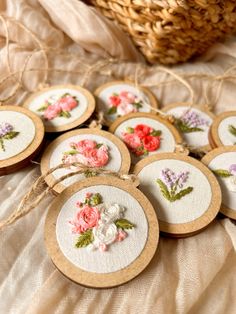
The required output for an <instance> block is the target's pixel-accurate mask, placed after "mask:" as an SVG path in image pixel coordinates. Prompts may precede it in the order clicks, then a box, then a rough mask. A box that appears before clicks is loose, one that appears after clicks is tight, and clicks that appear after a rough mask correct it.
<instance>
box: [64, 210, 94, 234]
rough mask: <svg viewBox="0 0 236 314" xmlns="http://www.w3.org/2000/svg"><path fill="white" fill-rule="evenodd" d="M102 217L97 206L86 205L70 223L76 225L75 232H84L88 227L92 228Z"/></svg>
mask: <svg viewBox="0 0 236 314" xmlns="http://www.w3.org/2000/svg"><path fill="white" fill-rule="evenodd" d="M99 219H100V213H99V211H98V209H97V208H96V207H90V206H84V207H83V209H81V210H80V211H79V212H78V213H77V215H76V218H75V219H74V220H72V221H70V223H71V224H72V225H73V226H74V228H73V230H72V232H73V233H83V232H85V231H86V230H88V229H91V228H93V227H95V226H97V224H98V220H99Z"/></svg>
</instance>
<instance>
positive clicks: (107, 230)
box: [93, 223, 118, 247]
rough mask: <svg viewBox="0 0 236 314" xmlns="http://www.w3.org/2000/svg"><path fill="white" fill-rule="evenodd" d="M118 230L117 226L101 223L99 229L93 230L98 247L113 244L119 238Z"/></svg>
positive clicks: (95, 243)
mask: <svg viewBox="0 0 236 314" xmlns="http://www.w3.org/2000/svg"><path fill="white" fill-rule="evenodd" d="M117 234H118V230H117V227H116V225H115V224H113V223H111V224H103V223H100V224H99V225H98V226H97V227H95V228H93V236H94V242H93V244H94V245H95V246H96V247H100V246H101V245H104V244H105V245H108V244H111V243H113V242H114V241H115V240H116V238H117Z"/></svg>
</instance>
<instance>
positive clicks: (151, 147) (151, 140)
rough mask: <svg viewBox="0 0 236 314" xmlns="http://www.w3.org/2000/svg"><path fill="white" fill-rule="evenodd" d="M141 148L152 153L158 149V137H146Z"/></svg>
mask: <svg viewBox="0 0 236 314" xmlns="http://www.w3.org/2000/svg"><path fill="white" fill-rule="evenodd" d="M143 146H144V148H145V149H146V150H148V151H149V152H154V151H155V150H156V149H158V148H159V147H160V137H159V136H151V135H147V136H145V137H144V138H143Z"/></svg>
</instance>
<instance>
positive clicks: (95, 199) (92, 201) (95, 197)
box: [90, 193, 102, 206]
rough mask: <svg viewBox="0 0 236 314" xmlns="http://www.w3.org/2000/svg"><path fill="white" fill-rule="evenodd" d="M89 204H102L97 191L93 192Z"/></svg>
mask: <svg viewBox="0 0 236 314" xmlns="http://www.w3.org/2000/svg"><path fill="white" fill-rule="evenodd" d="M90 204H91V205H92V206H97V205H99V204H102V196H101V194H99V193H95V194H94V195H93V196H92V197H91V199H90Z"/></svg>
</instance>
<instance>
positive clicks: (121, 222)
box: [115, 219, 135, 230]
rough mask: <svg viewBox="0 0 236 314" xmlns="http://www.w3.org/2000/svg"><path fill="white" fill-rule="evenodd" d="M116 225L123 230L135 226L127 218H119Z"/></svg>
mask: <svg viewBox="0 0 236 314" xmlns="http://www.w3.org/2000/svg"><path fill="white" fill-rule="evenodd" d="M115 225H116V227H117V228H120V229H122V230H125V229H133V228H134V227H135V226H134V224H132V222H130V221H129V220H127V219H118V220H116V221H115Z"/></svg>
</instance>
